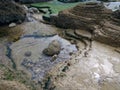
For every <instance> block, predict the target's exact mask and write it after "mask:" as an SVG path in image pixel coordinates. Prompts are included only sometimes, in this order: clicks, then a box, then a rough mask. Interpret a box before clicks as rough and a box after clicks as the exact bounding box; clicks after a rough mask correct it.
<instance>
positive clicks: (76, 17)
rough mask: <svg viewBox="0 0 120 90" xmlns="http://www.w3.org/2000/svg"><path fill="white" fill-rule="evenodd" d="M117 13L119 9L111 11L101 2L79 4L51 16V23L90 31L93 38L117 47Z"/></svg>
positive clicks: (119, 42)
mask: <svg viewBox="0 0 120 90" xmlns="http://www.w3.org/2000/svg"><path fill="white" fill-rule="evenodd" d="M119 14H120V13H119V10H118V11H116V12H112V10H110V9H107V8H105V6H103V5H102V4H98V3H88V4H84V5H81V4H80V5H77V6H76V7H74V8H72V9H69V10H64V11H61V12H60V13H59V14H58V16H51V23H53V24H55V25H56V26H58V27H62V28H71V29H80V30H87V31H90V32H92V37H93V39H94V40H98V41H100V42H103V43H106V44H109V45H112V46H116V47H119V46H120V19H119V16H120V15H119Z"/></svg>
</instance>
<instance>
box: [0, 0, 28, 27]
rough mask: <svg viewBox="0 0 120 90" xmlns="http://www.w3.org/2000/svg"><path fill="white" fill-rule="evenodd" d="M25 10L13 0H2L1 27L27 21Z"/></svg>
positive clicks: (0, 2)
mask: <svg viewBox="0 0 120 90" xmlns="http://www.w3.org/2000/svg"><path fill="white" fill-rule="evenodd" d="M25 14H26V13H25V11H24V10H23V8H22V7H21V6H20V5H18V4H16V3H15V2H13V1H11V0H0V25H4V24H9V23H11V22H19V21H23V20H24V19H25V16H26V15H25Z"/></svg>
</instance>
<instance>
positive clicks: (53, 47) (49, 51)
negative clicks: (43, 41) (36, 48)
mask: <svg viewBox="0 0 120 90" xmlns="http://www.w3.org/2000/svg"><path fill="white" fill-rule="evenodd" d="M60 50H61V45H60V42H59V41H57V40H53V41H52V42H51V43H50V44H49V45H48V47H47V48H45V49H44V50H43V53H44V54H45V55H48V56H53V55H55V54H59V53H60Z"/></svg>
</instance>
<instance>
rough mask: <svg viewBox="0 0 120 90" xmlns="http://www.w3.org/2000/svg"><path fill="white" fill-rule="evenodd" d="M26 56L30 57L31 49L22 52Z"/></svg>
mask: <svg viewBox="0 0 120 90" xmlns="http://www.w3.org/2000/svg"><path fill="white" fill-rule="evenodd" d="M24 55H25V56H26V57H30V56H31V55H32V52H31V51H27V52H25V54H24Z"/></svg>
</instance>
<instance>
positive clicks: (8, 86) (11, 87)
mask: <svg viewBox="0 0 120 90" xmlns="http://www.w3.org/2000/svg"><path fill="white" fill-rule="evenodd" d="M0 90H29V89H28V88H27V87H26V86H25V85H24V84H21V83H19V82H17V81H6V80H1V81H0Z"/></svg>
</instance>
